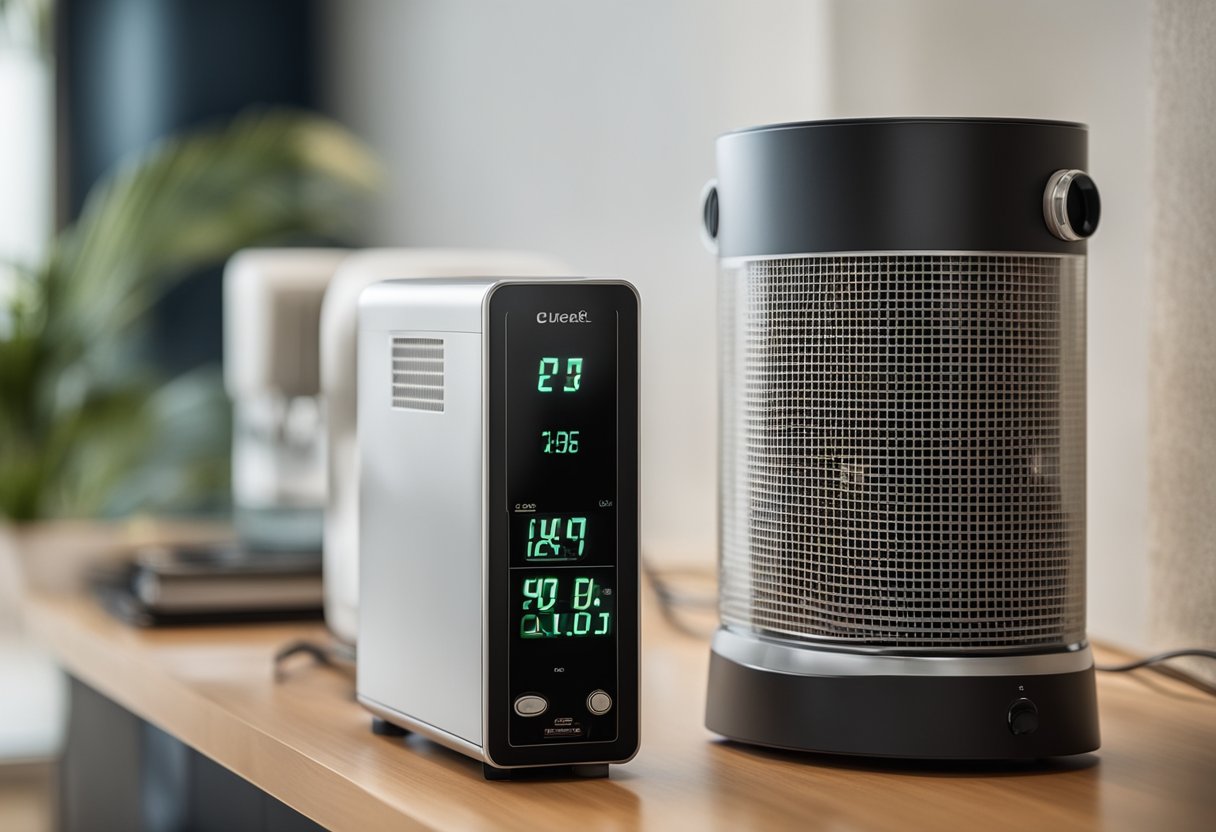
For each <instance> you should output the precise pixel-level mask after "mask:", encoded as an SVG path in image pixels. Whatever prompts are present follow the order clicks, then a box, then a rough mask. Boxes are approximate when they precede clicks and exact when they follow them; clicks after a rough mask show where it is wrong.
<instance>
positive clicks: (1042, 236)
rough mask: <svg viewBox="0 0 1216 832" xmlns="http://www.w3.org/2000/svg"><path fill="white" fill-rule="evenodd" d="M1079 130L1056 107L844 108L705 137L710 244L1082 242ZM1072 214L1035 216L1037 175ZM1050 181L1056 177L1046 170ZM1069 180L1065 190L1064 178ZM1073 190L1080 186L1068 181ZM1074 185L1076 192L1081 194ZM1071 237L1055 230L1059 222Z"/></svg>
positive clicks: (741, 249) (751, 253)
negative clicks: (1011, 114)
mask: <svg viewBox="0 0 1216 832" xmlns="http://www.w3.org/2000/svg"><path fill="white" fill-rule="evenodd" d="M1087 137H1088V131H1087V129H1086V127H1085V125H1083V124H1077V123H1073V122H1062V121H1037V120H1026V119H993V118H974V119H973V118H885V119H844V120H833V121H812V122H801V123H790V124H775V125H767V126H760V127H754V128H749V129H745V130H740V131H736V132H732V133H727V134H725V135H723V136H720V137H719V138H718V140H717V185H716V189H715V190H714V191H713V192H711V193H710V194H708V195H707V199H712V200H715V207H716V210H715V211H714V212H705V216H709V215H710V214H711V213H713V214H714V216H715V218H716V225H717V227H716V229H715V230H716V234H711V236H713V237H715V239H716V241H717V245H718V252H719V255H720V256H722V257H766V256H779V255H791V254H804V253H822V252H854V251H856V252H873V251H986V252H1005V251H1008V252H1042V253H1059V254H1084V253H1085V251H1086V243H1085V237H1087V236H1088V235H1089V234H1091V233H1093V230H1094V229H1095V228H1096V225H1097V215H1098V211H1099V203H1098V198H1097V189H1096V187H1094V186H1093V182H1092V180H1090V179H1089V178H1088V176H1086V175H1085V174H1084V173H1083V172H1084V170H1085V168H1086V165H1087V162H1088V158H1087V144H1088V138H1087ZM1062 171H1065V172H1067V171H1072V172H1074V173H1075V174H1077V175H1075V176H1073V177H1071V178H1065V179H1064V182H1065V185H1064V187H1065V191H1064V192H1062V193H1061V194H1057V196H1058V197H1059V199H1060V200H1061V201H1060V202H1059V203H1058V204H1059V205H1060V206H1061V211H1065V212H1067V213H1071V215H1072V219H1073V222H1072V223H1071V224H1069V223H1067V222H1064V223H1063V224H1062V225H1063V227H1061V223H1049V218H1050V214H1051V209H1050V206H1049V204H1048V203H1049V201H1050V196H1051V194H1050V191H1049V184H1051V183H1052V182H1053V176H1054V175H1056V174H1057V173H1060V172H1062ZM1055 181H1056V182H1058V181H1059V179H1057V180H1055ZM1073 182H1075V183H1077V184H1076V187H1077V188H1078V194H1077V195H1076V196H1077V198H1075V199H1074V198H1073V196H1074V195H1073V194H1072V193H1071V192H1069V191H1068V190H1067V189H1068V188H1069V187H1070V184H1069V183H1073ZM1082 191H1083V193H1082ZM1082 197H1083V198H1082ZM1061 234H1064V235H1065V236H1067V237H1076V239H1064V238H1062V237H1061V236H1060V235H1061Z"/></svg>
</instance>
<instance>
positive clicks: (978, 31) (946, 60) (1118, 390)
mask: <svg viewBox="0 0 1216 832" xmlns="http://www.w3.org/2000/svg"><path fill="white" fill-rule="evenodd" d="M1150 5H1151V4H1150V2H1149V0H1068V2H1061V1H1060V0H1021V2H1016V3H1011V2H1007V0H917V2H914V3H911V2H902V0H848V2H838V3H835V4H834V5H833V13H832V17H833V22H832V27H833V44H834V61H833V64H832V71H833V93H832V94H833V100H832V103H833V110H834V111H835V112H836V113H837V114H839V115H842V116H853V115H857V116H860V115H964V116H983V115H991V116H996V115H1000V116H1015V117H1027V118H1058V119H1064V120H1069V121H1083V122H1086V123H1087V124H1089V127H1090V136H1089V151H1090V152H1089V158H1090V164H1089V168H1090V173H1092V174H1093V176H1094V179H1095V181H1096V182H1097V183H1098V187H1099V189H1100V190H1101V193H1102V209H1103V213H1102V221H1101V227H1100V228H1099V230H1098V232H1097V234H1096V235H1095V236H1094V238H1093V240H1092V241H1091V242H1090V245H1089V510H1088V514H1089V630H1090V633H1091V634H1092V635H1094V636H1095V637H1098V638H1103V639H1106V640H1108V641H1113V642H1117V643H1120V644H1124V645H1127V646H1129V647H1133V648H1143V647H1145V646H1146V645H1147V642H1148V617H1149V613H1148V607H1149V603H1148V599H1149V589H1148V587H1149V568H1148V484H1147V483H1148V367H1149V359H1148V356H1149V319H1150V315H1149V311H1148V310H1149V302H1150V291H1149V288H1150V280H1149V273H1150V261H1149V244H1150V220H1151V214H1150V208H1151V206H1150V193H1151V191H1150V168H1151V152H1152V147H1151V139H1152V127H1151V102H1150V97H1151V73H1152V65H1151V64H1152V60H1151V54H1152V46H1151V39H1152V15H1151V9H1150ZM1214 83H1216V82H1214Z"/></svg>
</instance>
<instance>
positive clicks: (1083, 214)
mask: <svg viewBox="0 0 1216 832" xmlns="http://www.w3.org/2000/svg"><path fill="white" fill-rule="evenodd" d="M1101 216H1102V200H1101V199H1100V198H1099V197H1098V186H1097V185H1095V184H1094V180H1093V179H1091V178H1090V176H1089V174H1087V173H1086V172H1085V171H1082V170H1058V171H1056V172H1055V173H1053V174H1052V175H1051V178H1050V179H1048V180H1047V188H1046V190H1044V191H1043V219H1044V220H1045V221H1046V222H1047V228H1048V230H1050V231H1051V233H1052V234H1054V235H1056V236H1057V237H1059V238H1060V239H1061V240H1067V241H1069V242H1076V241H1077V240H1084V239H1085V238H1086V237H1088V236H1090V235H1091V234H1093V233H1094V232H1095V231H1097V230H1098V219H1099V218H1100V217H1101Z"/></svg>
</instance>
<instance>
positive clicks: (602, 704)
mask: <svg viewBox="0 0 1216 832" xmlns="http://www.w3.org/2000/svg"><path fill="white" fill-rule="evenodd" d="M587 710H589V711H591V713H593V714H595V715H596V716H602V715H603V714H606V713H608V712H609V711H611V710H612V697H611V696H609V695H608V694H606V693H604V691H602V690H593V691H592V692H591V694H590V695H589V696H588V697H587Z"/></svg>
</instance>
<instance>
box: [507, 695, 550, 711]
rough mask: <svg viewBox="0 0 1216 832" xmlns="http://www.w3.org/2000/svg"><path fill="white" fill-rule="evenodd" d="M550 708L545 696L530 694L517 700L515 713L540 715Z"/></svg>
mask: <svg viewBox="0 0 1216 832" xmlns="http://www.w3.org/2000/svg"><path fill="white" fill-rule="evenodd" d="M548 708H549V703H548V702H547V701H546V700H545V697H543V696H535V695H533V694H528V695H526V696H521V697H519V698H518V699H516V700H515V713H517V714H519V715H520V716H540V715H541V714H543V713H544V712H545V711H546V710H548Z"/></svg>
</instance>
